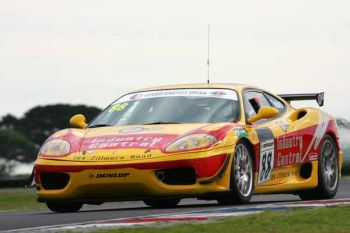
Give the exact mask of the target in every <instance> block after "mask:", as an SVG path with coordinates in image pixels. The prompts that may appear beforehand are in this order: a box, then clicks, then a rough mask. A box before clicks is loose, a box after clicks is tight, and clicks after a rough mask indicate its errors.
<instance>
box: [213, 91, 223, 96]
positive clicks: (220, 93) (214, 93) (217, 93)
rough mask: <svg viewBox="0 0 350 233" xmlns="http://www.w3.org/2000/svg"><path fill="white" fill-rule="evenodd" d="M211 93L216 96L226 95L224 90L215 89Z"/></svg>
mask: <svg viewBox="0 0 350 233" xmlns="http://www.w3.org/2000/svg"><path fill="white" fill-rule="evenodd" d="M210 94H212V95H215V96H223V95H226V93H225V92H224V91H213V92H210Z"/></svg>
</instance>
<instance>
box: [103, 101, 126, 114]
mask: <svg viewBox="0 0 350 233" xmlns="http://www.w3.org/2000/svg"><path fill="white" fill-rule="evenodd" d="M128 105H129V103H127V102H126V103H121V104H115V105H113V106H112V107H111V108H110V109H109V110H108V112H109V113H112V112H119V111H123V110H124V109H125V108H126V107H127V106H128Z"/></svg>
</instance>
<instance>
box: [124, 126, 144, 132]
mask: <svg viewBox="0 0 350 233" xmlns="http://www.w3.org/2000/svg"><path fill="white" fill-rule="evenodd" d="M143 130H144V129H143V128H142V127H132V128H126V129H121V130H119V133H139V132H142V131H143Z"/></svg>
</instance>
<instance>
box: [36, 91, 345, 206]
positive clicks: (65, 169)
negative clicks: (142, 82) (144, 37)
mask: <svg viewBox="0 0 350 233" xmlns="http://www.w3.org/2000/svg"><path fill="white" fill-rule="evenodd" d="M297 100H316V101H317V102H318V104H319V105H320V106H321V105H323V93H317V94H286V95H274V94H271V93H270V92H267V91H264V90H262V89H260V88H256V87H252V86H246V85H233V84H193V85H176V86H162V87H156V88H149V89H143V90H139V91H135V92H132V93H129V94H126V95H124V96H122V97H121V98H119V99H118V100H116V101H115V102H113V103H112V104H111V105H109V106H108V107H107V108H106V109H105V110H104V111H102V112H101V113H100V114H99V115H98V116H97V117H96V118H95V119H94V120H92V121H91V122H90V123H89V124H87V123H86V120H85V117H84V116H83V115H75V116H73V117H72V118H71V120H70V123H71V125H72V126H73V128H71V129H64V130H61V131H58V132H56V133H54V134H53V135H52V136H50V137H49V138H48V139H47V140H46V142H45V143H44V144H43V145H42V147H41V149H40V152H39V154H38V159H37V160H36V162H35V167H34V177H35V183H36V187H37V195H38V201H39V202H45V203H46V204H47V206H48V208H49V209H50V210H52V211H56V212H74V211H78V210H80V208H81V207H82V205H83V204H101V203H103V202H109V201H123V200H143V201H144V202H145V204H147V205H149V206H151V207H157V208H162V207H174V206H176V205H177V204H178V203H179V202H180V200H181V199H182V198H189V197H196V198H198V199H204V200H213V199H214V200H217V201H218V202H219V203H220V204H233V203H246V202H248V201H249V200H250V199H251V197H252V195H253V194H267V193H293V194H298V195H299V196H300V197H301V198H302V199H321V198H332V197H333V196H334V195H335V194H336V192H337V189H338V185H339V176H340V171H341V164H342V158H343V155H342V151H341V148H340V146H339V134H338V129H337V124H336V120H335V119H334V117H332V116H330V115H328V114H326V113H324V112H322V111H320V110H318V109H313V108H300V109H295V108H293V107H292V106H291V105H290V102H291V101H297Z"/></svg>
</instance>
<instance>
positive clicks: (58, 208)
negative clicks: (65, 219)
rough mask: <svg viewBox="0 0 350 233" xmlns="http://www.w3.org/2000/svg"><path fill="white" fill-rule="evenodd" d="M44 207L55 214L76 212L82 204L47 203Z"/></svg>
mask: <svg viewBox="0 0 350 233" xmlns="http://www.w3.org/2000/svg"><path fill="white" fill-rule="evenodd" d="M46 205H47V208H49V209H50V210H51V211H53V212H57V213H73V212H78V211H79V210H80V209H81V207H83V204H82V203H79V202H67V203H65V202H47V203H46Z"/></svg>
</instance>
